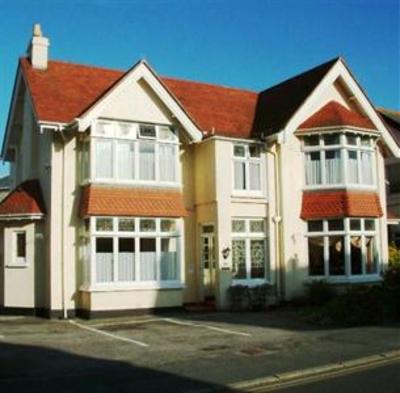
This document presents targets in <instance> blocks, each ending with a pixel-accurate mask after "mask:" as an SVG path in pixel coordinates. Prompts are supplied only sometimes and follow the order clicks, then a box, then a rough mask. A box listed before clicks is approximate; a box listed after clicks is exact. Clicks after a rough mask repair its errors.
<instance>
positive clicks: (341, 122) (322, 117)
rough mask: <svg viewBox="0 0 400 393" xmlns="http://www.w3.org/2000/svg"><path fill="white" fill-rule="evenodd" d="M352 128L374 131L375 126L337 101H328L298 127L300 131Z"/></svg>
mask: <svg viewBox="0 0 400 393" xmlns="http://www.w3.org/2000/svg"><path fill="white" fill-rule="evenodd" d="M334 126H353V127H359V128H367V129H371V130H375V129H376V128H375V126H374V125H373V124H372V122H371V121H370V120H369V119H367V118H366V117H363V116H361V115H360V114H359V113H356V112H353V111H350V110H349V109H347V108H345V107H344V106H343V105H342V104H339V103H338V102H337V101H330V102H328V103H327V104H326V105H324V106H323V107H322V108H321V109H320V110H319V111H317V112H316V113H314V114H313V115H312V116H310V117H309V118H308V119H307V120H306V121H305V122H304V123H302V124H301V125H300V126H299V129H300V130H303V129H308V128H320V127H334Z"/></svg>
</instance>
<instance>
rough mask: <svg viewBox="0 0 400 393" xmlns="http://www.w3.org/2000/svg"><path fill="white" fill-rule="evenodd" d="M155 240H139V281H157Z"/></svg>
mask: <svg viewBox="0 0 400 393" xmlns="http://www.w3.org/2000/svg"><path fill="white" fill-rule="evenodd" d="M156 255H157V254H156V239H140V279H141V280H142V281H155V280H156V279H157V258H156Z"/></svg>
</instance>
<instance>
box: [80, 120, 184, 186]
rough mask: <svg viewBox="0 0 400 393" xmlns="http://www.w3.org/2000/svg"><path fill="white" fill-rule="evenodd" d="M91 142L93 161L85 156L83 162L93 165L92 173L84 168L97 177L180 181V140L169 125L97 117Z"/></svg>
mask: <svg viewBox="0 0 400 393" xmlns="http://www.w3.org/2000/svg"><path fill="white" fill-rule="evenodd" d="M90 146H91V147H90V151H91V154H90V159H89V161H90V162H86V161H87V160H86V161H85V160H83V159H82V161H83V162H82V165H86V166H87V165H90V175H89V171H87V169H86V168H83V169H82V172H83V173H84V174H87V175H89V176H90V178H91V179H92V180H94V181H103V182H120V183H149V182H151V183H155V184H156V183H159V182H162V183H169V184H176V183H178V182H179V171H178V168H179V162H178V151H179V141H178V137H177V135H176V131H175V130H173V129H172V128H171V127H170V126H162V125H153V124H137V123H129V122H116V121H98V122H96V123H95V125H94V126H93V127H92V133H91V138H90ZM85 150H88V149H86V147H85V146H84V147H83V151H85ZM84 176H85V175H84Z"/></svg>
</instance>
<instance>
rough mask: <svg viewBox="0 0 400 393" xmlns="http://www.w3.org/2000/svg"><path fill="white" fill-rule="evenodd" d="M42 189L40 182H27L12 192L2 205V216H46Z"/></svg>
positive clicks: (0, 204)
mask: <svg viewBox="0 0 400 393" xmlns="http://www.w3.org/2000/svg"><path fill="white" fill-rule="evenodd" d="M45 213H46V209H45V204H44V201H43V195H42V189H41V187H40V183H39V181H38V180H27V181H25V182H24V183H21V184H20V185H19V186H18V187H16V188H15V189H14V190H12V191H11V192H10V193H9V194H8V195H7V197H6V198H5V199H4V200H3V201H2V202H1V203H0V215H16V216H20V215H35V214H38V215H41V214H45Z"/></svg>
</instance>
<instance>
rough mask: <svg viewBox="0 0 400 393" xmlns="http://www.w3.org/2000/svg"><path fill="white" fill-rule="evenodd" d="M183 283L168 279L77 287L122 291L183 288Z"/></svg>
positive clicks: (99, 290)
mask: <svg viewBox="0 0 400 393" xmlns="http://www.w3.org/2000/svg"><path fill="white" fill-rule="evenodd" d="M184 288H185V285H184V284H182V283H181V282H177V281H170V282H164V283H158V282H156V283H153V282H146V283H140V282H137V283H127V284H124V283H110V284H95V285H89V284H83V285H81V287H80V288H79V290H80V291H83V292H124V291H138V290H139V291H141V290H143V291H146V290H154V289H155V290H162V289H184Z"/></svg>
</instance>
